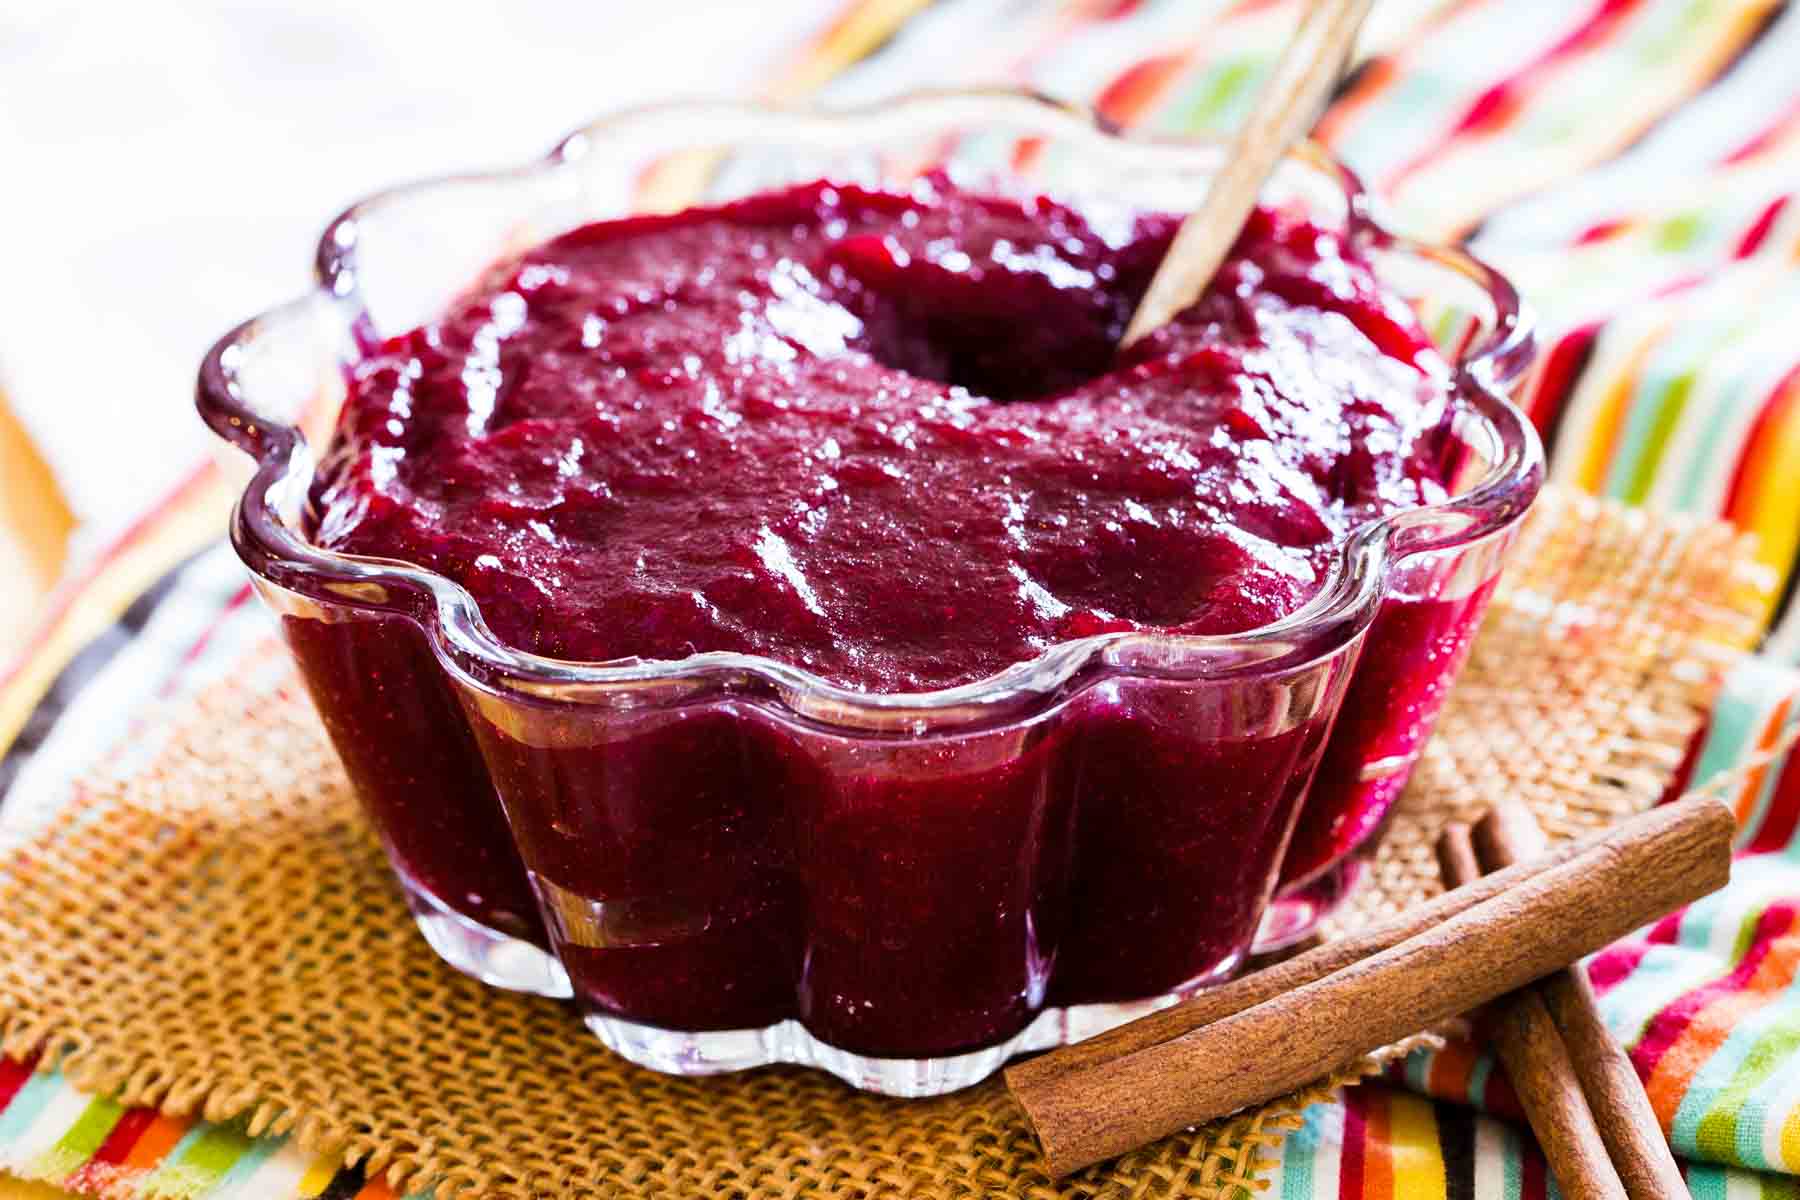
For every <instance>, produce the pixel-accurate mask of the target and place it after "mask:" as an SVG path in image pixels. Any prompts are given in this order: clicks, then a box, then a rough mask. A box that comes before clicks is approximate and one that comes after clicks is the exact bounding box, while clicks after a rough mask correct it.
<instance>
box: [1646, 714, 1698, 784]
mask: <svg viewBox="0 0 1800 1200" xmlns="http://www.w3.org/2000/svg"><path fill="white" fill-rule="evenodd" d="M1711 733H1712V714H1711V713H1710V712H1709V713H1707V714H1706V717H1705V719H1704V720H1702V721H1701V722H1700V728H1698V729H1696V730H1694V736H1693V737H1691V738H1689V739H1688V744H1687V750H1686V751H1685V752H1684V753H1683V754H1682V756H1681V762H1680V763H1679V764H1677V765H1676V767H1675V773H1674V774H1673V775H1671V776H1669V783H1668V786H1667V787H1665V788H1663V794H1662V795H1661V796H1660V797H1658V799H1657V801H1656V802H1657V803H1658V804H1667V803H1668V802H1669V801H1671V800H1673V799H1675V798H1676V797H1677V796H1680V795H1681V794H1682V793H1683V792H1686V791H1687V790H1688V787H1689V785H1690V784H1692V783H1693V782H1694V768H1695V767H1698V766H1699V765H1700V753H1701V751H1703V750H1705V749H1706V739H1707V736H1708V735H1709V734H1711Z"/></svg>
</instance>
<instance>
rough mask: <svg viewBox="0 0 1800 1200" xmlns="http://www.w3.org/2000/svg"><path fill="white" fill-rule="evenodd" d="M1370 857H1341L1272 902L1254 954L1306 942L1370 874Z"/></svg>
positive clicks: (1270, 951)
mask: <svg viewBox="0 0 1800 1200" xmlns="http://www.w3.org/2000/svg"><path fill="white" fill-rule="evenodd" d="M1368 874H1369V864H1368V860H1367V859H1366V858H1364V857H1362V855H1360V854H1353V855H1351V856H1350V857H1348V858H1343V859H1340V860H1338V861H1337V862H1336V863H1334V864H1332V865H1331V866H1329V867H1327V868H1325V870H1323V871H1321V872H1320V873H1319V874H1317V875H1315V876H1313V877H1312V878H1311V879H1309V880H1307V881H1306V882H1305V883H1302V884H1299V885H1298V886H1296V887H1292V888H1289V889H1288V890H1287V891H1285V892H1282V893H1280V894H1279V895H1277V896H1276V897H1275V898H1274V899H1273V900H1271V901H1269V907H1268V908H1266V909H1264V910H1263V917H1262V923H1261V924H1260V925H1258V926H1257V927H1256V941H1255V942H1254V943H1252V945H1251V947H1250V952H1251V953H1252V954H1274V953H1276V952H1277V951H1280V950H1286V949H1287V948H1288V947H1290V946H1294V945H1297V944H1299V943H1300V942H1304V941H1305V940H1306V939H1307V938H1309V937H1311V936H1313V934H1315V933H1317V932H1318V931H1319V926H1320V925H1322V924H1323V923H1324V922H1325V919H1326V918H1327V917H1329V916H1330V915H1331V914H1332V913H1334V912H1336V911H1337V910H1338V909H1339V908H1340V907H1342V906H1343V904H1344V902H1345V901H1346V900H1348V899H1350V897H1351V896H1352V895H1354V894H1355V893H1356V889H1357V888H1359V887H1361V886H1362V882H1363V880H1364V879H1366V878H1367V877H1368Z"/></svg>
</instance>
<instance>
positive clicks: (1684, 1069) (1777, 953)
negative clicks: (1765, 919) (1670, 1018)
mask: <svg viewBox="0 0 1800 1200" xmlns="http://www.w3.org/2000/svg"><path fill="white" fill-rule="evenodd" d="M1796 972H1800V933H1796V932H1794V930H1793V929H1792V927H1791V926H1790V927H1789V930H1788V932H1786V933H1783V934H1782V935H1781V936H1779V937H1777V938H1775V940H1774V941H1772V942H1771V943H1770V944H1769V951H1768V953H1767V954H1766V955H1764V956H1763V960H1762V962H1760V963H1758V964H1757V967H1756V970H1755V972H1754V973H1753V974H1752V975H1751V976H1750V978H1749V979H1748V980H1746V981H1745V982H1744V985H1743V986H1742V987H1741V988H1739V989H1738V990H1737V991H1734V992H1731V993H1730V994H1728V995H1725V996H1721V997H1720V998H1719V999H1717V1000H1715V1001H1713V1002H1712V1003H1711V1004H1709V1005H1707V1006H1706V1007H1705V1008H1703V1009H1701V1010H1700V1011H1699V1012H1698V1013H1696V1014H1694V1018H1693V1020H1692V1021H1690V1022H1689V1023H1688V1026H1687V1028H1686V1029H1683V1030H1682V1031H1681V1034H1680V1036H1679V1037H1677V1038H1676V1039H1675V1041H1674V1042H1673V1043H1672V1044H1671V1045H1670V1046H1669V1048H1668V1050H1666V1051H1665V1052H1664V1053H1663V1055H1662V1057H1661V1058H1659V1059H1658V1060H1657V1063H1656V1069H1655V1070H1654V1071H1652V1072H1651V1074H1650V1078H1649V1079H1648V1080H1647V1081H1645V1084H1644V1090H1645V1091H1646V1092H1648V1093H1649V1095H1650V1105H1651V1107H1652V1108H1654V1109H1655V1110H1656V1115H1657V1118H1658V1119H1659V1120H1661V1121H1662V1123H1663V1126H1664V1128H1667V1127H1668V1126H1669V1124H1670V1123H1671V1122H1672V1121H1673V1120H1674V1118H1675V1113H1676V1110H1677V1109H1679V1108H1680V1107H1681V1102H1682V1100H1683V1099H1684V1098H1685V1097H1686V1095H1687V1092H1688V1087H1689V1085H1690V1084H1692V1083H1693V1080H1694V1077H1695V1076H1696V1075H1698V1074H1699V1073H1700V1070H1701V1068H1703V1067H1705V1066H1706V1064H1707V1062H1708V1061H1709V1060H1711V1058H1712V1056H1713V1055H1714V1054H1716V1053H1718V1051H1719V1047H1720V1046H1723V1045H1724V1044H1725V1040H1726V1039H1727V1038H1729V1037H1730V1036H1731V1031H1732V1029H1733V1028H1734V1027H1735V1026H1736V1025H1737V1024H1738V1022H1740V1021H1742V1020H1743V1019H1744V1018H1745V1017H1747V1016H1749V1015H1750V1014H1751V1013H1754V1012H1755V1011H1757V1010H1758V1009H1760V1008H1766V1007H1767V1006H1768V1005H1770V1004H1772V1003H1774V1002H1775V1001H1776V1000H1778V999H1780V998H1781V993H1782V992H1783V991H1785V990H1786V989H1787V987H1788V985H1790V984H1792V983H1793V982H1794V976H1795V973H1796Z"/></svg>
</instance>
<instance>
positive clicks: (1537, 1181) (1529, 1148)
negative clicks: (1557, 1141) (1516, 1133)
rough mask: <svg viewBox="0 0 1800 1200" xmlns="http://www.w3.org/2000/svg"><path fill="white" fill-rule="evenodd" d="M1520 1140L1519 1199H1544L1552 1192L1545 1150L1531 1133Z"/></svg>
mask: <svg viewBox="0 0 1800 1200" xmlns="http://www.w3.org/2000/svg"><path fill="white" fill-rule="evenodd" d="M1519 1141H1520V1146H1519V1200H1544V1198H1545V1197H1546V1196H1548V1195H1549V1194H1550V1172H1549V1171H1548V1170H1546V1169H1545V1166H1544V1152H1543V1151H1542V1150H1541V1149H1539V1148H1538V1144H1537V1139H1536V1138H1533V1137H1532V1136H1531V1135H1530V1134H1529V1133H1527V1134H1524V1135H1522V1136H1521V1137H1520V1138H1519Z"/></svg>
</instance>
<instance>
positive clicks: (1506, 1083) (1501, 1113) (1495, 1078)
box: [1475, 1061, 1525, 1121]
mask: <svg viewBox="0 0 1800 1200" xmlns="http://www.w3.org/2000/svg"><path fill="white" fill-rule="evenodd" d="M1475 1099H1476V1101H1477V1102H1478V1103H1479V1104H1480V1105H1481V1107H1482V1108H1483V1109H1485V1110H1487V1111H1488V1112H1491V1113H1493V1114H1494V1115H1495V1116H1497V1117H1504V1118H1506V1119H1507V1120H1511V1121H1520V1120H1523V1119H1524V1118H1525V1109H1524V1108H1523V1107H1522V1106H1521V1105H1520V1104H1519V1091H1518V1089H1517V1088H1515V1087H1513V1082H1512V1079H1511V1078H1510V1077H1509V1076H1508V1075H1507V1073H1506V1068H1505V1067H1503V1066H1501V1065H1500V1064H1499V1062H1498V1061H1496V1062H1495V1063H1494V1067H1493V1070H1491V1071H1489V1072H1488V1077H1487V1083H1486V1084H1484V1085H1483V1086H1482V1089H1481V1095H1480V1096H1477V1097H1475Z"/></svg>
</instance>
